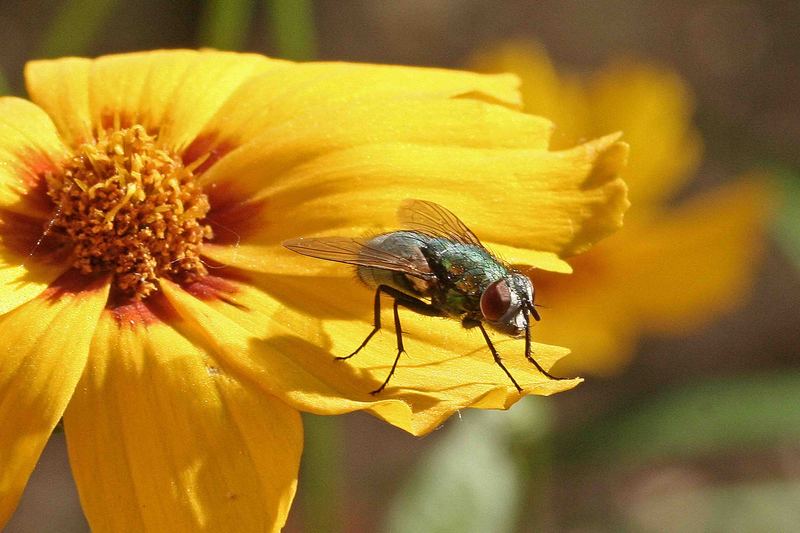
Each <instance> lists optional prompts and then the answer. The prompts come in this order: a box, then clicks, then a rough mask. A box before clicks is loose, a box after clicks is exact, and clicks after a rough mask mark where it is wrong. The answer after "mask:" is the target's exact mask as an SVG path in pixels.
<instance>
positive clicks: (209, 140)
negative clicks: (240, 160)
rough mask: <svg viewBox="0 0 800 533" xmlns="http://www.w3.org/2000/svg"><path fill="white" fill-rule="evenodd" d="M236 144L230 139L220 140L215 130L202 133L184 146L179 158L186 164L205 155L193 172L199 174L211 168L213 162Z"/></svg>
mask: <svg viewBox="0 0 800 533" xmlns="http://www.w3.org/2000/svg"><path fill="white" fill-rule="evenodd" d="M237 146H238V144H236V143H234V142H232V141H228V140H224V139H223V140H220V139H219V137H218V135H217V133H216V132H212V133H203V134H201V135H199V136H198V137H197V138H195V140H194V141H192V143H191V144H190V145H189V146H187V147H186V149H185V150H184V151H183V154H182V156H181V159H183V164H184V165H187V166H188V165H191V164H192V163H194V162H195V161H197V160H198V159H199V158H201V157H205V158H206V159H205V160H204V161H203V162H202V163H201V164H200V165H199V166H198V167H197V168H196V169H195V170H194V173H195V174H196V175H199V174H202V173H203V172H205V171H206V170H208V169H209V168H211V167H212V166H213V165H214V163H216V162H217V161H219V160H220V159H222V158H223V157H225V155H226V154H228V153H229V152H230V151H231V150H233V149H234V148H236V147H237Z"/></svg>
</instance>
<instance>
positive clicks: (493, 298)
mask: <svg viewBox="0 0 800 533" xmlns="http://www.w3.org/2000/svg"><path fill="white" fill-rule="evenodd" d="M510 306H511V291H510V290H509V288H508V284H507V283H506V280H504V279H501V280H499V281H495V282H494V283H492V284H491V285H489V286H488V287H486V290H485V291H483V294H481V313H482V314H483V317H484V318H485V319H486V320H489V321H490V322H496V321H497V320H500V317H502V316H503V315H505V314H506V312H507V311H508V308H509V307H510Z"/></svg>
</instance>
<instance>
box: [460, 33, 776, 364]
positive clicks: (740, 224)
mask: <svg viewBox="0 0 800 533" xmlns="http://www.w3.org/2000/svg"><path fill="white" fill-rule="evenodd" d="M471 66H472V67H473V68H474V69H476V70H478V71H482V72H513V73H516V74H518V75H519V76H520V77H521V79H522V88H521V90H522V94H523V101H524V103H525V109H526V111H528V112H531V113H535V114H538V115H542V116H545V117H547V118H550V119H552V120H553V121H554V123H555V125H556V130H555V133H554V135H553V147H555V148H563V147H569V146H573V145H574V144H575V143H577V142H582V140H583V139H585V138H589V137H591V136H592V135H594V134H596V132H598V131H604V132H609V131H622V132H623V134H624V139H625V141H626V142H628V143H629V144H630V145H631V147H632V150H631V156H630V160H629V164H628V166H627V168H626V170H625V173H624V177H625V180H626V182H627V183H628V185H629V186H630V198H631V204H632V207H631V210H630V212H629V213H628V215H627V216H626V220H625V230H624V231H622V232H620V233H619V234H617V235H615V236H614V237H613V238H611V239H608V240H607V241H605V242H603V243H601V244H600V245H598V246H597V247H595V248H594V249H592V251H591V252H589V253H587V254H583V255H581V256H580V257H576V258H574V259H571V260H570V261H569V262H570V264H571V265H572V266H573V268H574V273H573V274H572V275H571V276H563V275H559V274H552V273H548V272H541V271H540V272H532V273H530V275H531V277H532V279H533V281H534V283H535V285H536V288H537V293H538V294H539V302H540V303H541V304H542V305H544V306H546V307H550V309H547V310H546V311H545V316H544V317H543V319H542V321H541V322H540V323H538V324H537V327H536V329H535V330H534V333H535V336H536V338H538V339H539V340H540V341H542V342H546V343H556V344H562V345H566V346H568V347H570V348H571V349H572V353H571V354H570V355H569V356H567V357H565V358H564V359H563V360H562V361H560V362H559V364H558V366H557V367H556V372H560V373H562V374H570V373H573V372H588V373H593V374H600V375H608V374H613V373H615V372H618V371H619V370H621V369H622V368H623V367H624V363H626V362H627V361H628V360H629V359H630V357H631V356H632V354H633V352H634V350H635V347H636V341H637V340H638V337H639V336H640V335H641V334H642V333H646V332H652V333H664V334H675V335H678V334H682V333H685V332H687V331H690V330H691V329H694V328H697V327H699V326H701V325H703V324H705V323H707V321H709V320H711V319H712V318H714V317H715V316H717V315H719V314H720V313H721V312H723V311H725V310H728V309H730V308H732V307H733V306H735V305H737V304H739V303H741V301H742V299H743V298H746V296H747V292H748V288H749V287H750V286H751V284H752V277H753V270H754V267H755V260H756V258H757V257H758V255H759V252H760V248H761V243H762V235H763V232H762V230H763V227H764V224H765V220H766V219H767V210H768V204H769V201H768V199H769V194H768V191H767V188H766V187H765V186H764V185H763V183H760V182H758V180H755V179H743V180H740V181H739V182H738V183H736V184H732V185H727V186H724V187H720V188H718V189H717V190H715V191H712V192H708V193H706V194H703V195H698V196H697V197H695V198H693V199H691V200H690V201H687V202H684V203H683V204H681V205H680V206H678V207H674V208H673V207H671V206H670V204H669V199H670V196H671V195H673V194H674V193H675V192H676V191H677V190H678V189H679V188H680V187H681V186H682V185H683V184H684V182H685V180H686V179H688V178H689V177H690V175H691V172H692V171H693V170H695V169H696V167H697V164H698V160H699V157H700V153H701V139H700V136H699V134H698V132H697V131H696V130H695V129H694V128H693V127H692V125H691V115H692V111H693V106H692V101H691V97H690V95H689V90H688V89H687V87H686V85H685V83H684V82H683V81H682V80H681V78H680V77H679V76H678V75H677V74H676V73H674V72H672V71H670V70H668V69H665V68H661V67H658V66H654V65H651V64H647V63H640V62H633V61H622V62H618V63H615V64H612V65H610V66H608V67H607V68H605V69H603V70H601V71H599V72H597V73H595V74H593V75H590V76H576V75H570V74H559V73H557V72H556V70H555V69H554V67H553V64H552V63H551V61H550V59H549V57H548V56H547V54H546V53H545V51H544V50H543V49H542V48H541V47H540V46H538V45H536V44H533V43H530V42H524V41H519V42H508V43H505V44H503V45H499V46H497V47H495V48H494V49H490V50H487V51H485V52H483V53H480V54H478V55H476V56H475V58H474V59H473V61H472V63H471Z"/></svg>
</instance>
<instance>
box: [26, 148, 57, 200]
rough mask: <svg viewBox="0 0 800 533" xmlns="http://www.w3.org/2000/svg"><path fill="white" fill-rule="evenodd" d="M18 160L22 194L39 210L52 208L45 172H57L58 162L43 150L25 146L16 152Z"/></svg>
mask: <svg viewBox="0 0 800 533" xmlns="http://www.w3.org/2000/svg"><path fill="white" fill-rule="evenodd" d="M17 158H18V160H19V178H20V182H21V183H22V186H23V196H25V198H26V199H27V201H29V202H31V203H32V204H34V206H35V207H37V208H39V209H40V210H41V211H49V210H51V209H52V208H53V202H52V201H51V200H50V198H49V197H48V196H47V182H46V181H45V179H44V175H45V173H47V172H57V171H58V170H59V168H60V166H59V164H58V163H57V162H55V161H53V159H52V157H51V156H50V155H49V154H47V153H44V152H40V151H37V150H33V149H31V148H27V149H25V150H23V151H22V152H20V153H18V154H17Z"/></svg>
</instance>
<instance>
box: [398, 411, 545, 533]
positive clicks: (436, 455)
mask: <svg viewBox="0 0 800 533" xmlns="http://www.w3.org/2000/svg"><path fill="white" fill-rule="evenodd" d="M530 400H533V399H529V401H523V402H519V403H518V404H517V405H516V406H514V408H513V409H512V410H511V411H510V412H497V411H477V410H468V411H467V412H465V413H464V414H463V415H462V416H460V417H459V418H453V419H451V420H450V421H449V422H448V425H447V428H446V429H445V434H444V435H441V436H440V437H439V438H438V442H437V443H436V444H435V445H434V446H433V447H432V448H431V449H430V450H429V451H428V452H427V453H426V454H425V455H424V456H423V457H422V459H421V460H420V461H419V464H418V466H417V468H416V469H415V471H414V472H413V473H412V474H411V476H410V478H409V479H408V481H407V482H406V483H405V484H404V487H403V489H402V490H401V492H400V494H399V495H398V497H397V498H395V500H394V501H393V502H392V504H391V508H390V511H389V515H388V525H387V527H386V528H384V529H385V530H386V531H392V532H393V533H404V532H408V533H418V532H420V531H425V532H430V533H436V532H441V533H450V532H453V531H458V532H459V533H470V532H475V533H484V532H486V531H492V532H496V533H502V532H504V531H513V530H514V529H515V527H516V522H517V519H518V512H519V506H520V503H521V501H522V494H521V489H522V487H523V486H524V481H525V478H526V477H527V476H526V472H525V470H524V469H523V468H521V467H520V466H519V465H518V464H517V463H516V462H515V456H514V454H513V453H512V445H513V444H514V443H515V442H518V441H520V440H529V439H532V438H535V436H536V435H539V434H541V433H542V432H545V431H547V428H548V427H549V418H550V417H549V411H548V410H547V409H546V405H545V403H544V402H536V401H530Z"/></svg>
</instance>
